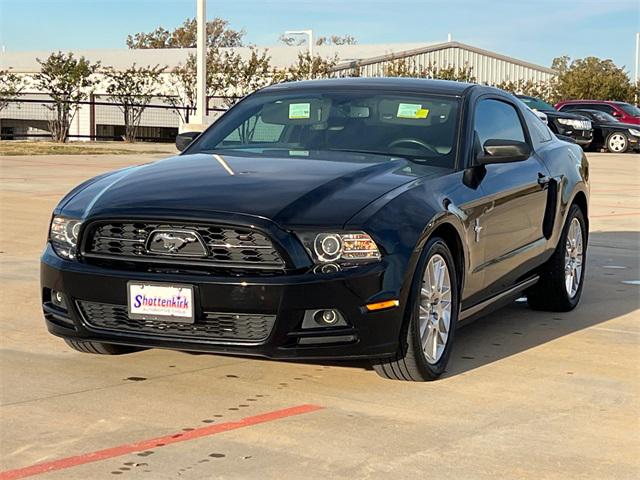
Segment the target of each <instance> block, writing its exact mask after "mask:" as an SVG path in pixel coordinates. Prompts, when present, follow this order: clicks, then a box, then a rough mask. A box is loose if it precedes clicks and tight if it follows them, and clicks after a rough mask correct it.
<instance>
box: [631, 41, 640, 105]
mask: <svg viewBox="0 0 640 480" xmlns="http://www.w3.org/2000/svg"><path fill="white" fill-rule="evenodd" d="M638 62H640V32H636V71H635V74H634V76H633V83H634V86H635V87H636V88H635V90H636V95H635V102H636V105H637V104H638Z"/></svg>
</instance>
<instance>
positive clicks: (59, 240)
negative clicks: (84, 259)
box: [49, 216, 82, 260]
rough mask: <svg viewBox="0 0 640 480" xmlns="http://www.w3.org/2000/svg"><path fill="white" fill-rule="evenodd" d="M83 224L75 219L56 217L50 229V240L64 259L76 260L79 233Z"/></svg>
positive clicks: (54, 248)
mask: <svg viewBox="0 0 640 480" xmlns="http://www.w3.org/2000/svg"><path fill="white" fill-rule="evenodd" d="M81 226H82V222H81V221H80V220H76V219H74V218H67V217H61V216H54V217H53V219H52V220H51V227H50V229H49V240H50V241H51V245H52V246H53V250H54V251H55V252H56V253H57V254H58V255H59V256H60V257H62V258H65V259H67V260H73V259H74V258H76V253H77V246H78V233H79V232H80V227H81Z"/></svg>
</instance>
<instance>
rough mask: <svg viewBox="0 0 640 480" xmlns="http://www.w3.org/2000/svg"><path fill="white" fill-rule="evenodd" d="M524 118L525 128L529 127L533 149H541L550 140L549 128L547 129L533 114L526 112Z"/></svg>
mask: <svg viewBox="0 0 640 480" xmlns="http://www.w3.org/2000/svg"><path fill="white" fill-rule="evenodd" d="M524 117H525V120H526V122H527V127H529V134H530V135H531V141H532V142H533V146H534V147H535V148H538V147H541V146H542V145H544V144H545V143H546V142H548V141H550V140H551V131H550V130H549V127H547V126H546V125H545V124H544V123H543V122H542V120H540V119H539V118H538V117H536V114H535V113H533V112H532V111H530V110H527V111H526V112H525V114H524Z"/></svg>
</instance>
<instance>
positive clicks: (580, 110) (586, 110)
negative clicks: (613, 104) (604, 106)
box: [571, 108, 606, 113]
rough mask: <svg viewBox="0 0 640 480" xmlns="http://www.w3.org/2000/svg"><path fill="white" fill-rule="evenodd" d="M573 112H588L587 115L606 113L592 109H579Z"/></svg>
mask: <svg viewBox="0 0 640 480" xmlns="http://www.w3.org/2000/svg"><path fill="white" fill-rule="evenodd" d="M571 111H572V112H587V113H606V112H603V111H602V110H594V109H592V108H578V109H576V110H571Z"/></svg>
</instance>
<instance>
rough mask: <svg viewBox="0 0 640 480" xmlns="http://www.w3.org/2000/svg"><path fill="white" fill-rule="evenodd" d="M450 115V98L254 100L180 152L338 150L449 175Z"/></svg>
mask: <svg viewBox="0 0 640 480" xmlns="http://www.w3.org/2000/svg"><path fill="white" fill-rule="evenodd" d="M458 110H459V108H458V99H457V98H455V97H448V96H436V95H420V94H413V93H402V92H388V93H385V92H380V91H379V90H376V91H375V92H373V91H371V90H362V89H360V90H350V91H345V90H340V91H329V90H326V89H323V90H319V91H312V92H310V91H308V90H297V91H293V90H292V91H289V92H274V93H268V92H265V93H258V94H255V95H252V96H250V97H248V98H247V99H245V100H244V101H242V102H240V103H239V104H238V105H236V106H235V107H234V108H232V109H231V110H230V111H229V112H228V113H227V114H225V115H224V116H223V117H222V118H221V119H220V120H218V121H217V122H216V124H215V125H214V126H213V127H212V128H210V129H209V130H207V131H206V132H205V133H204V134H203V135H202V136H201V137H200V138H199V139H198V140H197V141H196V142H195V143H194V144H193V146H191V147H189V149H188V150H187V153H199V152H205V153H216V152H219V153H223V152H224V153H226V154H230V153H232V152H237V153H238V154H247V153H250V154H251V155H252V156H263V157H269V156H273V155H287V156H295V157H297V158H306V157H313V156H314V154H315V153H319V152H326V151H337V152H340V151H344V152H355V153H362V154H373V155H380V156H381V157H384V158H380V159H379V161H381V162H382V161H388V160H389V157H396V158H397V157H404V158H407V159H409V160H413V161H417V162H420V163H425V164H429V165H434V166H441V167H451V168H452V167H453V166H454V164H455V145H456V143H457V142H456V137H457V130H458V127H457V124H458V122H457V118H458ZM345 161H346V160H345Z"/></svg>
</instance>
